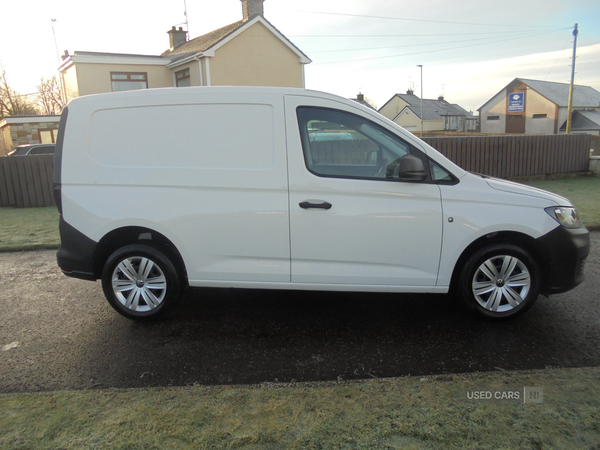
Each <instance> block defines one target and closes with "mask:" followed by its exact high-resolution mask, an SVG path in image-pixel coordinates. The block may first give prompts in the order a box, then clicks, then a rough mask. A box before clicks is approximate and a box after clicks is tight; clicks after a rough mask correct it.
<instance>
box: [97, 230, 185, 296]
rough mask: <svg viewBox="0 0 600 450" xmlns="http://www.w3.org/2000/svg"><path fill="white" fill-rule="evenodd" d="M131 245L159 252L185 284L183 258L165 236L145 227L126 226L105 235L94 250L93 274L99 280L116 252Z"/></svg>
mask: <svg viewBox="0 0 600 450" xmlns="http://www.w3.org/2000/svg"><path fill="white" fill-rule="evenodd" d="M131 244H144V245H148V246H151V247H154V248H155V249H157V250H160V251H161V252H163V253H164V254H165V256H167V257H168V258H169V259H170V260H171V262H172V263H173V264H174V265H175V267H176V268H177V270H178V271H180V273H181V276H182V278H183V280H184V282H185V283H186V284H187V271H186V267H185V263H184V261H183V257H182V256H181V253H180V252H179V250H178V249H177V247H176V246H175V245H174V244H173V242H171V240H169V239H168V238H167V237H166V236H165V235H163V234H161V233H159V232H158V231H155V230H152V229H150V228H146V227H139V226H127V227H121V228H116V229H114V230H112V231H110V232H109V233H107V234H106V235H105V236H104V237H103V238H102V239H100V241H99V242H98V245H97V246H96V249H95V250H94V257H93V261H94V263H93V264H94V274H95V275H96V276H97V277H98V278H100V277H101V275H102V270H103V268H104V264H105V263H106V261H107V260H108V258H109V257H110V255H112V254H113V253H114V252H115V251H116V250H118V249H119V248H122V247H125V246H127V245H131Z"/></svg>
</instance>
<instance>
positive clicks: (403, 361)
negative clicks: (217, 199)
mask: <svg viewBox="0 0 600 450" xmlns="http://www.w3.org/2000/svg"><path fill="white" fill-rule="evenodd" d="M586 272H587V279H586V281H585V282H584V283H583V284H582V285H581V286H579V287H578V288H576V289H575V290H573V291H571V292H568V293H565V294H560V295H555V296H551V297H550V298H545V297H540V299H539V300H538V302H537V303H536V305H534V307H533V308H532V309H531V310H530V311H529V312H528V313H527V314H525V315H524V316H522V317H519V318H517V319H515V320H513V321H511V322H505V323H489V322H483V321H480V320H478V319H475V318H473V317H472V316H471V315H470V314H469V313H468V311H467V310H466V309H465V308H464V307H463V306H462V305H461V304H460V303H459V302H456V301H454V300H452V299H451V298H449V297H447V296H439V295H402V296H400V295H397V294H364V293H360V294H352V293H330V292H316V293H314V292H295V291H292V292H290V291H262V290H261V291H250V290H234V289H189V290H188V291H187V292H186V295H185V297H184V299H183V300H182V302H181V303H180V305H179V307H178V308H177V309H176V310H175V311H174V312H173V313H172V314H171V315H170V316H168V318H167V319H166V320H163V321H161V322H156V323H150V324H138V323H135V322H131V321H128V320H126V319H124V318H122V317H121V316H119V315H118V314H117V313H116V312H114V311H113V310H112V309H111V308H110V306H109V305H108V303H107V302H106V300H105V299H104V297H103V294H102V289H101V286H100V283H99V282H96V283H92V282H87V281H81V280H75V279H70V278H67V277H65V276H64V275H62V274H61V273H60V271H59V269H58V267H57V266H56V262H55V252H53V251H39V252H22V253H2V254H0V311H1V313H0V314H1V317H2V320H1V321H0V392H3V393H8V392H26V391H41V390H55V389H85V388H95V387H101V388H107V387H118V388H130V387H146V386H170V385H188V384H195V383H199V384H243V383H261V382H273V381H280V382H289V381H317V380H336V379H356V378H372V377H392V376H403V375H409V374H410V375H429V374H441V373H461V372H474V371H495V370H513V369H514V370H519V369H544V368H551V367H552V368H555V367H582V366H597V365H599V364H600V349H599V348H598V342H600V305H599V298H600V295H599V293H600V233H599V232H595V233H592V254H591V255H590V257H589V259H588V263H587V265H586Z"/></svg>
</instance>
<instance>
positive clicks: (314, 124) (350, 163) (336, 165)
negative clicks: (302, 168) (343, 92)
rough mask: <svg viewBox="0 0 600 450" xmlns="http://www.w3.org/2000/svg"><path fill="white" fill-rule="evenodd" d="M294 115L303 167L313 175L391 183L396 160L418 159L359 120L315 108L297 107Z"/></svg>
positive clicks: (372, 125)
mask: <svg viewBox="0 0 600 450" xmlns="http://www.w3.org/2000/svg"><path fill="white" fill-rule="evenodd" d="M297 114H298V123H299V126H300V135H301V139H302V147H303V150H304V159H305V161H306V166H307V168H308V170H309V171H311V172H312V173H314V174H315V175H320V176H326V177H342V178H366V179H383V180H385V179H392V178H393V173H394V170H395V169H396V168H397V166H398V164H399V160H400V158H402V157H403V156H405V155H410V154H415V155H416V156H419V158H422V154H421V153H420V152H418V151H417V150H416V149H415V148H414V147H412V146H411V145H410V144H408V143H407V142H404V141H403V140H401V139H400V138H399V137H397V136H395V135H394V134H392V133H390V132H388V131H387V130H385V129H383V128H382V127H380V126H379V125H376V124H375V123H372V122H370V121H368V120H366V119H365V118H363V117H360V116H356V115H354V114H350V113H347V112H344V111H338V110H333V109H327V108H316V107H300V108H298V110H297ZM422 159H424V160H426V158H424V157H423V158H422Z"/></svg>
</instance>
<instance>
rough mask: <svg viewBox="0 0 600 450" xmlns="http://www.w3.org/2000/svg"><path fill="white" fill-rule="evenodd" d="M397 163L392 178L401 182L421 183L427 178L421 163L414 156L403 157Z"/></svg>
mask: <svg viewBox="0 0 600 450" xmlns="http://www.w3.org/2000/svg"><path fill="white" fill-rule="evenodd" d="M394 163H397V164H398V165H397V166H396V168H395V170H394V174H393V177H394V178H397V179H399V180H401V181H423V180H424V179H426V178H427V172H426V171H425V165H424V164H423V161H422V160H421V159H420V158H418V157H416V156H414V155H404V156H403V157H402V158H399V159H397V160H396V161H394Z"/></svg>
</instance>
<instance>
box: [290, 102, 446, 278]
mask: <svg viewBox="0 0 600 450" xmlns="http://www.w3.org/2000/svg"><path fill="white" fill-rule="evenodd" d="M306 105H310V106H306ZM285 108H286V132H287V144H288V166H289V185H290V194H289V199H290V239H291V245H290V248H291V259H292V269H291V272H292V282H293V283H311V284H328V285H331V284H334V285H346V286H352V285H354V286H359V285H363V286H364V285H379V286H380V287H382V286H396V287H398V286H406V287H410V286H412V287H419V286H421V287H426V286H434V285H435V284H436V281H437V273H438V266H439V260H440V251H441V250H440V249H441V236H442V208H441V199H440V190H439V187H438V186H437V185H436V184H434V183H432V182H431V181H430V180H431V177H430V176H428V177H427V180H426V181H423V182H402V181H399V180H398V179H397V178H394V172H395V171H396V172H397V167H398V162H397V161H398V160H399V158H401V157H402V156H404V155H406V154H413V155H415V156H418V157H419V158H420V159H421V160H423V161H426V159H427V158H426V156H425V155H424V154H423V153H422V152H421V151H420V150H418V149H416V148H415V147H414V146H412V145H410V144H408V143H407V142H405V141H403V140H402V139H401V138H400V137H399V136H397V135H395V134H394V133H393V132H391V131H390V130H388V129H386V128H385V127H384V126H382V123H380V124H377V123H376V120H368V119H365V118H363V117H361V115H360V114H361V111H360V110H358V109H356V110H353V109H352V108H351V107H348V106H346V105H343V104H339V103H337V102H334V101H328V100H321V99H314V98H309V97H302V96H286V100H285ZM425 167H426V169H427V167H428V166H425ZM340 288H341V286H340Z"/></svg>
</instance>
